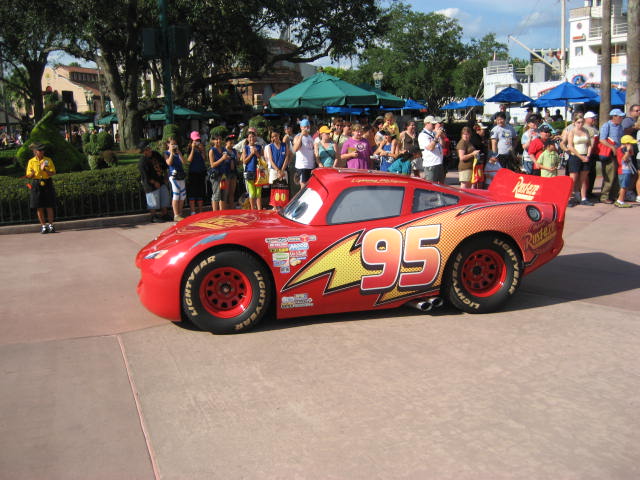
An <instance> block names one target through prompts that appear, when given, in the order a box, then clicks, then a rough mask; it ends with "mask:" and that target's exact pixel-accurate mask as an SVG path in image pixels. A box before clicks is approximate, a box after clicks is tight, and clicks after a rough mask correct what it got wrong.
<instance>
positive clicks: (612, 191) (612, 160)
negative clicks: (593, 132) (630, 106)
mask: <svg viewBox="0 0 640 480" xmlns="http://www.w3.org/2000/svg"><path fill="white" fill-rule="evenodd" d="M609 117H610V120H609V121H608V122H606V123H605V124H604V125H602V126H601V127H600V135H599V142H598V161H599V162H600V163H601V165H602V190H601V191H600V201H601V202H603V203H608V204H612V203H613V202H614V201H615V200H616V199H617V198H618V189H619V186H618V160H617V159H616V151H617V150H618V147H619V146H620V145H621V144H620V140H621V139H622V135H623V128H622V120H623V118H624V112H623V111H622V110H620V109H619V108H614V109H613V110H611V111H610V112H609Z"/></svg>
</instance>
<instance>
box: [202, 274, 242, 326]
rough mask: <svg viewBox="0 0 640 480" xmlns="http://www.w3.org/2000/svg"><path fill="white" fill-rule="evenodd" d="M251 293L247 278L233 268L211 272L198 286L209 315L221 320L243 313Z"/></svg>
mask: <svg viewBox="0 0 640 480" xmlns="http://www.w3.org/2000/svg"><path fill="white" fill-rule="evenodd" d="M252 293H253V291H252V289H251V282H250V281H249V278H248V277H247V276H246V275H245V274H244V273H242V272H241V271H240V270H238V269H236V268H233V267H221V268H216V269H215V270H212V271H211V272H209V273H208V274H207V276H206V277H205V278H204V280H203V281H202V284H201V286H200V299H201V301H202V304H203V305H204V307H205V308H206V309H207V311H208V312H209V313H211V314H212V315H214V316H216V317H221V318H232V317H236V316H238V315H240V314H242V313H243V312H245V311H246V310H247V308H249V304H250V303H251V298H252Z"/></svg>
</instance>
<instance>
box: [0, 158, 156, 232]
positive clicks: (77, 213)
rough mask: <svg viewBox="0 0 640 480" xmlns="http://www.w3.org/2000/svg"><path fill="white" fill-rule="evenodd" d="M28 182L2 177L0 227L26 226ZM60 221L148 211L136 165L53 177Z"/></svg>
mask: <svg viewBox="0 0 640 480" xmlns="http://www.w3.org/2000/svg"><path fill="white" fill-rule="evenodd" d="M28 183H29V179H26V178H11V177H0V224H11V223H27V222H29V221H33V219H35V216H34V215H33V214H32V213H31V212H30V211H29V189H28V188H27V184H28ZM53 184H54V187H55V189H56V196H57V212H58V213H57V214H56V216H57V218H58V219H63V218H66V219H72V218H87V217H100V216H107V215H122V214H127V213H139V212H142V211H145V210H146V204H145V202H144V192H143V191H142V186H141V184H140V172H139V171H138V168H137V165H126V166H122V167H113V168H108V169H103V170H87V171H82V172H72V173H62V174H58V175H56V176H54V177H53Z"/></svg>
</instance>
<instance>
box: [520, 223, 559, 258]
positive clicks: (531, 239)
mask: <svg viewBox="0 0 640 480" xmlns="http://www.w3.org/2000/svg"><path fill="white" fill-rule="evenodd" d="M557 234H558V230H557V228H556V224H555V223H551V222H543V223H542V224H540V225H532V226H531V228H530V229H529V232H527V233H526V234H525V236H524V246H525V248H526V249H527V250H532V251H533V252H534V253H542V252H545V251H547V250H549V248H551V245H553V241H554V240H555V238H556V235H557Z"/></svg>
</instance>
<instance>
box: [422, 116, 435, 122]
mask: <svg viewBox="0 0 640 480" xmlns="http://www.w3.org/2000/svg"><path fill="white" fill-rule="evenodd" d="M424 123H438V121H437V120H436V117H434V116H433V115H427V116H426V117H424Z"/></svg>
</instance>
